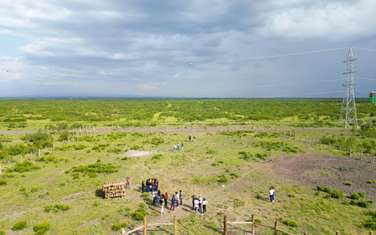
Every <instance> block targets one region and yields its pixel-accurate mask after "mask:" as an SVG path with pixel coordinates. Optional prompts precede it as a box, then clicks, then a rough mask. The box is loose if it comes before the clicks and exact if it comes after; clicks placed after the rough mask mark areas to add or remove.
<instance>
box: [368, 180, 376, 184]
mask: <svg viewBox="0 0 376 235" xmlns="http://www.w3.org/2000/svg"><path fill="white" fill-rule="evenodd" d="M367 184H376V180H368V181H367Z"/></svg>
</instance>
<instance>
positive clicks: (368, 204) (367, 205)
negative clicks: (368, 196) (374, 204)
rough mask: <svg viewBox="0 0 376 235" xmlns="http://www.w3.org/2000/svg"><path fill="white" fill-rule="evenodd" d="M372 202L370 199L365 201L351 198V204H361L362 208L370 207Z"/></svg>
mask: <svg viewBox="0 0 376 235" xmlns="http://www.w3.org/2000/svg"><path fill="white" fill-rule="evenodd" d="M370 204H371V203H370V202H368V201H364V200H359V201H358V200H351V201H350V205H353V206H359V207H362V208H368V207H369V206H370Z"/></svg>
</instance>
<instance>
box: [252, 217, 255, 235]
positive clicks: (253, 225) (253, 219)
mask: <svg viewBox="0 0 376 235" xmlns="http://www.w3.org/2000/svg"><path fill="white" fill-rule="evenodd" d="M252 235H255V215H252Z"/></svg>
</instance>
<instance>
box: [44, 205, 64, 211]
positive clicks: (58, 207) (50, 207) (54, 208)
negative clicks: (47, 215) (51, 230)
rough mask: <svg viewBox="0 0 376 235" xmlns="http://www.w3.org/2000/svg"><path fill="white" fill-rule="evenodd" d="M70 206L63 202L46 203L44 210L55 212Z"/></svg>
mask: <svg viewBox="0 0 376 235" xmlns="http://www.w3.org/2000/svg"><path fill="white" fill-rule="evenodd" d="M69 209H70V207H69V206H68V205H64V204H55V205H48V206H45V207H44V211H45V212H54V213H57V212H59V211H67V210H69Z"/></svg>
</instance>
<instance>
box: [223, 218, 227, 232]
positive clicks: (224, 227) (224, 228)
mask: <svg viewBox="0 0 376 235" xmlns="http://www.w3.org/2000/svg"><path fill="white" fill-rule="evenodd" d="M223 235H227V217H226V215H224V216H223Z"/></svg>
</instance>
